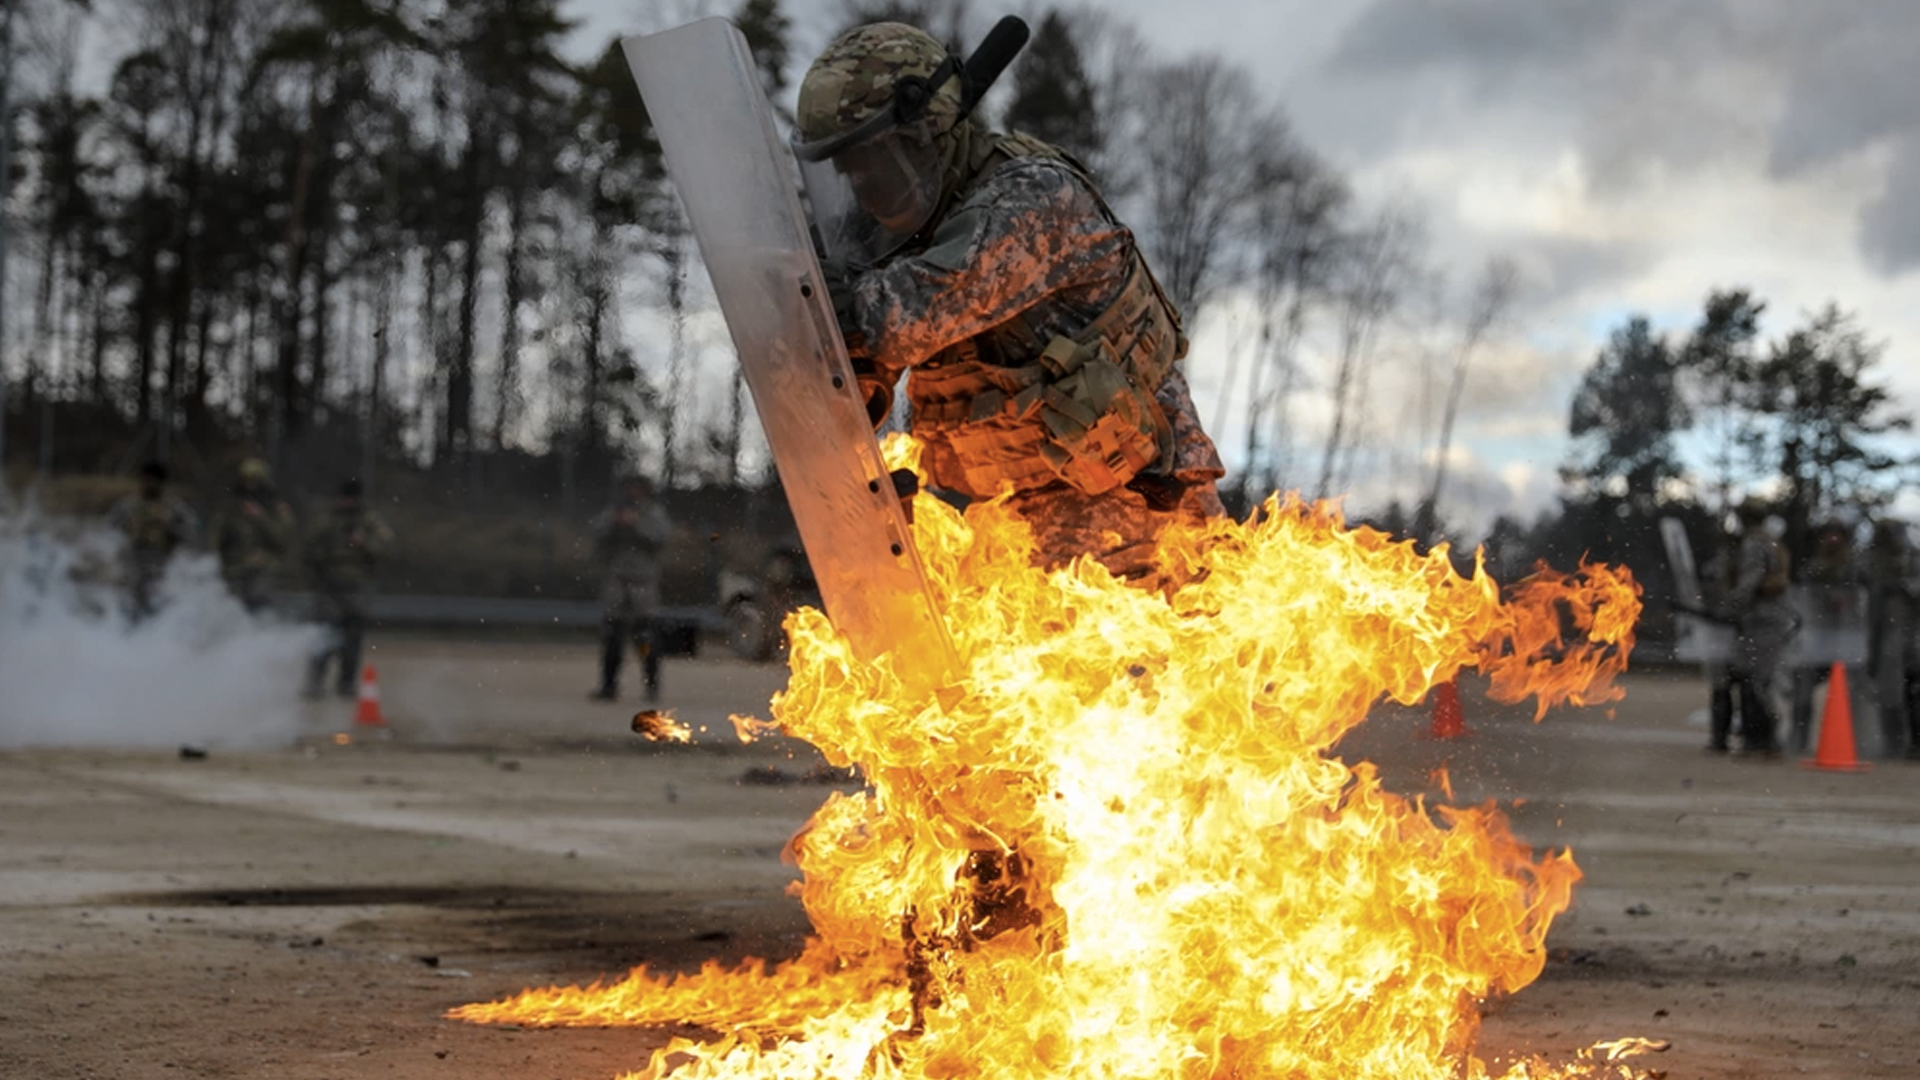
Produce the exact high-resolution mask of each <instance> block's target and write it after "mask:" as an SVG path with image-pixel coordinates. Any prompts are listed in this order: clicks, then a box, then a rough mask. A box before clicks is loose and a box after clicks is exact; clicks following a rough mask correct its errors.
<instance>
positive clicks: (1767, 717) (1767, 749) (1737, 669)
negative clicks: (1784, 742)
mask: <svg viewBox="0 0 1920 1080" xmlns="http://www.w3.org/2000/svg"><path fill="white" fill-rule="evenodd" d="M1766 517H1767V508H1766V506H1765V505H1764V504H1763V503H1761V502H1759V501H1758V500H1755V499H1748V500H1746V501H1745V502H1743V503H1741V504H1740V510H1739V518H1740V539H1739V544H1738V546H1737V547H1736V548H1735V549H1734V552H1733V558H1732V559H1731V560H1729V561H1728V562H1727V564H1726V566H1725V568H1724V571H1723V573H1724V574H1725V577H1724V593H1723V599H1722V602H1721V604H1722V606H1721V614H1722V616H1723V617H1724V618H1726V620H1727V621H1728V622H1730V623H1732V624H1733V625H1734V627H1735V630H1734V640H1733V656H1732V657H1731V658H1730V659H1729V660H1728V662H1727V666H1726V674H1725V677H1724V678H1722V679H1720V680H1717V681H1716V683H1715V685H1714V687H1713V697H1712V724H1713V727H1712V736H1711V738H1712V741H1711V742H1709V743H1708V746H1707V749H1709V750H1713V751H1717V752H1725V751H1726V750H1727V749H1728V746H1727V739H1728V736H1729V735H1730V734H1731V732H1732V726H1733V693H1734V691H1735V690H1736V689H1737V690H1738V691H1739V694H1740V744H1741V748H1742V750H1743V751H1745V752H1746V753H1749V754H1755V755H1759V756H1763V757H1778V756H1780V748H1779V746H1778V744H1777V742H1776V735H1775V732H1776V731H1777V730H1778V728H1779V722H1778V720H1777V719H1776V718H1775V715H1774V711H1773V704H1772V702H1771V700H1770V694H1771V693H1772V690H1773V682H1774V678H1775V676H1776V674H1777V673H1778V672H1779V669H1780V660H1781V657H1782V655H1783V654H1784V653H1785V652H1786V649H1787V645H1788V643H1789V642H1790V641H1791V640H1792V639H1793V633H1794V629H1795V621H1794V615H1793V610H1792V608H1790V607H1789V606H1788V604H1787V600H1786V595H1787V581H1788V571H1789V569H1790V563H1789V560H1788V557H1787V549H1786V548H1785V547H1783V546H1781V544H1780V541H1778V540H1776V539H1774V538H1773V537H1772V536H1770V535H1768V533H1767V529H1766Z"/></svg>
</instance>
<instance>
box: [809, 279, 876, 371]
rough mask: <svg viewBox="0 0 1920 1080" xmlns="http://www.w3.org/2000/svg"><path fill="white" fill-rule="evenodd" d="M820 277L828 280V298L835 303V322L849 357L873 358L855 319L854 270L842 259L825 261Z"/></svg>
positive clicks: (865, 336) (865, 337) (864, 335)
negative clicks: (845, 344)
mask: <svg viewBox="0 0 1920 1080" xmlns="http://www.w3.org/2000/svg"><path fill="white" fill-rule="evenodd" d="M820 276H821V277H823V278H825V279H826V283H827V298H828V299H829V300H831V301H832V302H833V321H834V322H836V323H838V324H839V326H840V336H841V338H843V339H844V340H845V341H846V343H847V355H848V356H871V355H872V352H873V350H872V349H871V348H869V347H868V345H867V335H866V334H865V333H864V332H863V331H862V330H861V329H860V326H859V324H858V323H856V322H855V321H854V318H853V280H854V272H853V268H852V267H850V266H848V265H847V264H846V262H845V261H844V260H842V259H823V260H821V262H820Z"/></svg>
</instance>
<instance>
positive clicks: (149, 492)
mask: <svg viewBox="0 0 1920 1080" xmlns="http://www.w3.org/2000/svg"><path fill="white" fill-rule="evenodd" d="M108 521H109V523H110V524H112V525H113V527H114V528H116V529H118V530H120V532H122V533H123V534H125V536H126V538H127V548H126V583H127V606H128V611H129V613H130V614H131V616H132V617H133V618H134V619H136V620H138V619H144V618H146V617H147V616H149V615H152V614H153V613H154V612H155V611H156V610H158V608H159V599H160V598H159V591H160V580H161V579H162V578H163V577H165V576H166V572H167V565H168V564H169V563H171V562H172V561H173V556H174V555H175V553H177V552H179V551H180V550H181V549H183V548H187V547H191V546H193V545H194V544H196V543H198V542H199V539H200V521H199V518H198V517H197V516H196V515H195V514H194V512H193V509H192V508H191V507H189V506H188V505H187V504H186V503H185V502H184V501H182V500H181V499H180V498H179V497H178V496H175V495H170V494H168V493H167V467H166V466H165V465H162V464H161V463H160V462H158V461H149V462H147V463H146V464H145V465H143V466H141V467H140V491H139V493H138V494H136V495H129V496H127V497H126V498H124V499H121V500H120V501H119V502H118V503H115V504H114V507H113V510H112V512H111V513H110V514H109V515H108Z"/></svg>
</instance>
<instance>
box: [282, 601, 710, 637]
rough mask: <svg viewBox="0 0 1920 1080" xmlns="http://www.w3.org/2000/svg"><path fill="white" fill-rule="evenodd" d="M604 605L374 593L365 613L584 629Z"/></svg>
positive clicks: (671, 615)
mask: <svg viewBox="0 0 1920 1080" xmlns="http://www.w3.org/2000/svg"><path fill="white" fill-rule="evenodd" d="M273 606H274V607H275V608H277V609H279V610H281V611H286V612H290V613H300V614H305V613H307V612H310V611H312V610H313V597H312V595H311V594H309V593H279V594H276V595H275V596H274V598H273ZM601 611H602V607H601V605H600V602H599V601H597V600H539V599H524V598H519V597H507V596H420V595H411V594H406V593H376V594H375V595H374V596H373V597H371V598H370V599H369V601H368V610H367V615H368V617H369V619H370V620H371V621H373V622H376V623H384V624H386V625H388V626H457V625H471V626H512V627H549V628H556V627H557V628H561V629H582V628H588V627H597V626H599V625H600V615H601ZM655 617H656V618H658V619H659V620H660V621H662V622H664V623H667V624H669V625H675V626H681V627H687V628H691V629H695V630H701V631H708V632H716V633H718V632H724V631H725V630H726V629H727V621H726V618H725V617H724V616H723V615H722V614H721V613H720V611H719V610H718V609H717V608H710V607H693V606H686V605H675V606H667V607H661V608H659V609H657V610H656V612H655Z"/></svg>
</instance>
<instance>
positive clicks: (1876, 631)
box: [1867, 521, 1920, 761]
mask: <svg viewBox="0 0 1920 1080" xmlns="http://www.w3.org/2000/svg"><path fill="white" fill-rule="evenodd" d="M1868 575H1869V577H1868V583H1869V587H1870V588H1871V589H1872V593H1871V599H1870V600H1869V601H1868V606H1867V635H1868V645H1867V664H1868V670H1869V673H1870V674H1871V676H1872V678H1873V684H1874V696H1875V697H1876V698H1877V699H1878V700H1879V702H1880V737H1881V754H1882V756H1884V757H1897V756H1899V755H1900V753H1901V751H1902V750H1904V751H1905V753H1906V756H1907V758H1908V759H1909V760H1914V761H1920V566H1916V565H1915V560H1914V552H1913V546H1912V544H1911V543H1910V542H1909V541H1908V537H1907V527H1906V525H1905V524H1903V523H1901V522H1898V521H1882V522H1879V523H1877V524H1876V525H1875V526H1874V528H1873V549H1872V553H1871V562H1870V563H1869V566H1868Z"/></svg>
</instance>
